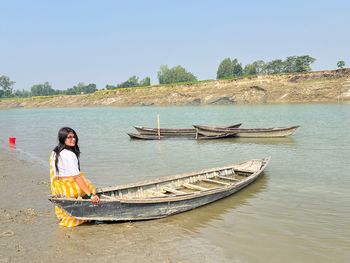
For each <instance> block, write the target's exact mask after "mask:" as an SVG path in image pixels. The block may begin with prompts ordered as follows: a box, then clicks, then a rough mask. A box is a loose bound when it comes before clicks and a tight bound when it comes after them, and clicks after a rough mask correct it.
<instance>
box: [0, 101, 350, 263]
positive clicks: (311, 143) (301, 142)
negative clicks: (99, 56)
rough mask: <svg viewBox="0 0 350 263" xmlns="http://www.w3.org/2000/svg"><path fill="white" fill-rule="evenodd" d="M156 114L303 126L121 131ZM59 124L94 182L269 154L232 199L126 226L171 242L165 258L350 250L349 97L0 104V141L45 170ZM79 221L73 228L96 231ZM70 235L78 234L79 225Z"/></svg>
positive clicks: (263, 257)
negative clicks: (248, 131) (148, 137)
mask: <svg viewBox="0 0 350 263" xmlns="http://www.w3.org/2000/svg"><path fill="white" fill-rule="evenodd" d="M157 114H160V123H161V127H183V128H186V127H191V125H192V124H208V125H232V124H235V123H243V125H242V127H247V128H255V127H287V126H292V125H301V127H300V128H299V129H298V130H297V131H296V133H295V134H293V135H292V136H290V137H288V138H276V139H248V138H246V139H243V138H241V139H224V140H212V141H196V140H189V139H172V140H161V141H135V140H130V139H129V137H128V135H127V134H126V132H134V131H133V127H132V125H143V126H148V127H156V125H157V121H156V120H157V119H156V116H157ZM62 126H70V127H72V128H74V129H75V130H76V131H77V133H78V136H79V145H80V149H81V152H82V154H81V167H82V170H83V171H84V172H85V173H86V175H87V177H88V178H89V179H91V180H92V181H93V182H94V184H95V185H96V186H109V185H115V184H121V183H128V182H136V181H139V180H145V179H151V178H156V177H160V176H167V175H173V174H178V173H183V172H190V171H196V170H201V169H204V168H211V167H218V166H223V165H228V164H231V163H237V162H240V161H245V160H249V159H252V158H261V157H265V156H271V157H272V159H271V161H270V164H269V166H268V167H267V169H266V170H265V173H264V175H263V176H262V178H261V179H259V180H258V181H257V182H255V183H254V184H252V185H251V186H249V187H247V188H245V189H243V190H242V191H240V192H239V193H237V194H235V195H233V196H231V197H229V198H226V199H224V200H221V201H218V202H215V203H213V204H210V205H207V206H204V207H202V208H198V209H195V210H193V211H190V212H186V213H183V214H179V215H175V216H172V217H168V218H166V219H161V220H153V221H147V222H139V223H133V224H132V225H133V231H132V233H130V236H132V238H136V239H137V238H138V237H137V233H138V231H140V232H142V233H139V234H141V235H145V234H146V232H147V236H148V237H150V238H151V237H152V235H155V237H157V238H154V240H152V242H154V244H155V245H154V246H156V247H159V249H160V250H162V249H163V250H162V251H163V252H164V251H166V249H168V250H169V251H168V252H167V253H168V254H169V257H170V259H171V258H172V257H175V255H176V258H177V259H178V260H180V261H181V260H185V262H203V261H204V262H282V261H283V262H347V261H348V259H349V258H350V227H349V225H348V224H349V222H350V161H349V160H350V158H349V156H350V132H349V131H350V105H349V104H313V105H254V106H251V105H249V106H247V105H242V106H238V105H235V106H210V107H209V106H208V107H135V108H133V107H130V108H67V109H10V110H0V146H1V148H5V147H6V148H7V147H8V146H7V138H8V137H10V136H15V137H16V138H17V145H16V149H14V150H13V152H14V153H15V154H16V156H17V157H18V158H19V159H26V160H28V161H30V162H33V163H35V164H39V165H40V166H41V167H42V169H46V170H47V174H48V158H49V154H50V151H51V150H52V148H53V147H54V146H55V145H56V143H57V141H56V140H57V139H56V136H57V131H58V129H59V128H60V127H62ZM0 150H4V149H0ZM6 150H7V149H6ZM48 176H49V175H48ZM122 225H123V224H106V225H102V227H101V226H99V231H100V232H99V233H103V235H104V236H105V238H107V239H108V234H109V235H110V236H113V233H114V232H117V231H118V228H119V227H120V226H122ZM77 229H78V228H77ZM81 229H83V228H81ZM81 229H80V230H75V231H87V232H91V231H92V232H93V230H92V229H93V228H85V230H81ZM87 229H89V230H87ZM164 229H166V231H164ZM145 231H146V232H145ZM76 233H77V235H78V237H77V238H79V233H80V232H76ZM155 233H158V234H155ZM160 233H161V234H160ZM80 234H81V235H84V233H83V232H82V233H80ZM94 234H95V235H98V233H94ZM101 235H102V234H101ZM133 235H135V236H133ZM106 236H107V237H106ZM157 242H158V243H157ZM157 244H158V245H157ZM162 244H166V246H167V247H168V248H164V247H163V245H162ZM142 249H143V248H141V247H140V248H139V250H140V251H139V252H141V251H142ZM110 250H111V251H113V248H112V247H111V248H110ZM174 251H175V252H174ZM186 260H187V261H186ZM164 262H167V261H165V260H164ZM170 262H172V261H170ZM175 262H177V261H175Z"/></svg>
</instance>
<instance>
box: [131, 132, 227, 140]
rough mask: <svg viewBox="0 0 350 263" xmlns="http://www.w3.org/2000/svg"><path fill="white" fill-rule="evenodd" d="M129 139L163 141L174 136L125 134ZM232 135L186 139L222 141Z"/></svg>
mask: <svg viewBox="0 0 350 263" xmlns="http://www.w3.org/2000/svg"><path fill="white" fill-rule="evenodd" d="M127 134H128V135H129V137H130V139H137V140H164V139H169V138H172V137H174V136H171V135H161V136H158V135H154V134H139V133H127ZM232 136H233V135H232V133H222V134H217V135H211V136H206V135H202V134H196V135H192V134H191V135H189V136H188V137H187V138H188V139H193V140H215V139H223V138H229V137H232Z"/></svg>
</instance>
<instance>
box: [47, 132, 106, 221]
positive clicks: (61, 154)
mask: <svg viewBox="0 0 350 263" xmlns="http://www.w3.org/2000/svg"><path fill="white" fill-rule="evenodd" d="M79 156H80V150H79V146H78V136H77V134H76V132H75V131H74V130H73V129H71V128H69V127H63V128H61V129H60V130H59V131H58V145H57V146H56V147H55V149H54V150H53V152H52V153H51V156H50V179H51V192H52V194H53V195H63V196H65V197H70V198H78V197H82V198H90V199H91V200H92V201H93V202H94V203H95V204H97V203H98V202H99V201H100V199H99V197H98V196H97V195H96V189H95V187H94V186H93V185H92V184H91V182H90V181H89V180H87V179H86V178H85V176H84V174H83V173H82V172H81V171H80V162H79ZM55 212H56V216H57V217H58V219H59V220H60V225H61V226H65V227H73V226H78V225H81V224H83V223H85V222H86V221H84V220H79V219H76V218H74V217H71V216H69V215H68V214H67V213H66V212H65V211H63V210H62V209H60V208H59V207H57V206H56V207H55Z"/></svg>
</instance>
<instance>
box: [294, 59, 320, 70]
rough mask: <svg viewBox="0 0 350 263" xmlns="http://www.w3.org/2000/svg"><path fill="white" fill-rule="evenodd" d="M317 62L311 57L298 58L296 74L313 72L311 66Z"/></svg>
mask: <svg viewBox="0 0 350 263" xmlns="http://www.w3.org/2000/svg"><path fill="white" fill-rule="evenodd" d="M315 61H316V59H315V58H312V57H310V56H309V55H305V56H298V57H297V58H296V60H295V72H306V71H311V66H310V65H311V64H312V63H314V62H315Z"/></svg>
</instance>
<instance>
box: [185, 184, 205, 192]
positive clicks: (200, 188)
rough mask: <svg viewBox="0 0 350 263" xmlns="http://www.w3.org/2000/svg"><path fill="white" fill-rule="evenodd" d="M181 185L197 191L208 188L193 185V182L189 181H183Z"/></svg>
mask: <svg viewBox="0 0 350 263" xmlns="http://www.w3.org/2000/svg"><path fill="white" fill-rule="evenodd" d="M183 186H184V187H185V188H188V189H191V190H197V191H206V190H210V189H209V188H205V187H202V186H198V185H194V184H190V183H184V184H183Z"/></svg>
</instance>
